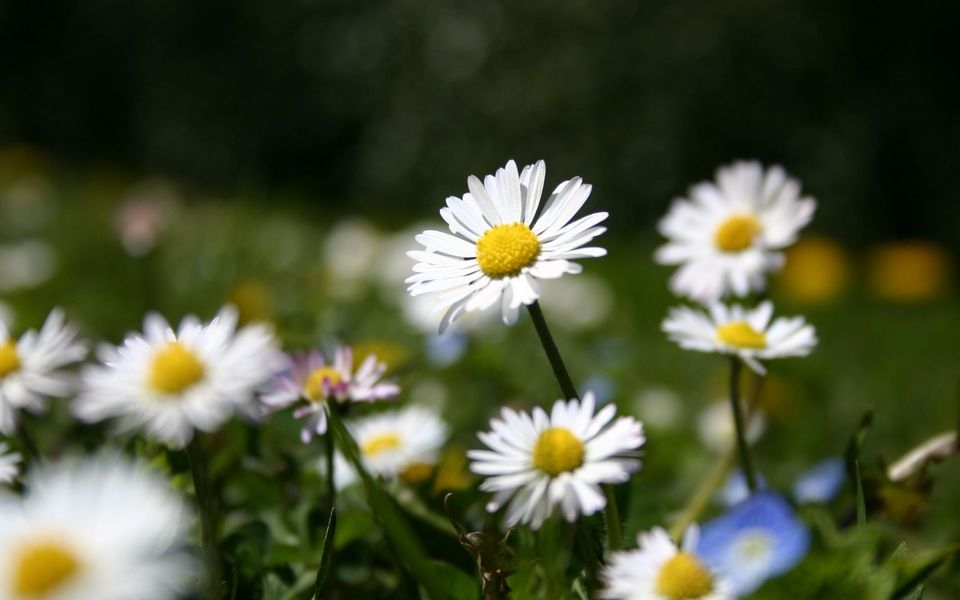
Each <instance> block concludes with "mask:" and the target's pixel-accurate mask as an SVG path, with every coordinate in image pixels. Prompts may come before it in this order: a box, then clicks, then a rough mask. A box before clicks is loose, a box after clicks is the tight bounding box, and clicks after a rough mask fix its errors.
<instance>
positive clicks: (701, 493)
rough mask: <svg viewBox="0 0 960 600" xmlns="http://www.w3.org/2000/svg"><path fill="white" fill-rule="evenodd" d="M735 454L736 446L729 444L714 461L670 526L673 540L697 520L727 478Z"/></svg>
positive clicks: (677, 539)
mask: <svg viewBox="0 0 960 600" xmlns="http://www.w3.org/2000/svg"><path fill="white" fill-rule="evenodd" d="M736 455H737V452H736V446H733V445H731V446H730V447H729V448H728V449H727V450H725V451H724V452H723V454H721V455H720V457H719V458H718V459H717V462H715V463H714V465H713V469H711V470H710V473H709V474H708V475H707V477H706V478H705V479H704V480H703V482H702V483H701V484H700V487H698V488H697V490H696V491H695V492H694V493H693V495H692V496H691V497H690V500H689V501H688V502H687V505H686V506H685V507H684V509H683V512H682V513H680V516H679V517H678V518H677V520H676V521H674V523H673V525H672V526H671V527H670V537H671V538H673V540H674V541H677V542H679V541H680V538H682V537H683V532H684V531H686V530H687V527H688V526H689V525H690V524H691V523H693V522H694V521H696V520H697V517H699V516H700V513H702V512H703V509H704V508H706V507H707V504H709V503H710V498H712V497H713V494H714V492H716V490H717V488H719V487H720V486H721V485H722V484H723V482H724V480H725V479H726V478H727V474H729V473H730V468H731V467H732V466H733V461H734V457H736Z"/></svg>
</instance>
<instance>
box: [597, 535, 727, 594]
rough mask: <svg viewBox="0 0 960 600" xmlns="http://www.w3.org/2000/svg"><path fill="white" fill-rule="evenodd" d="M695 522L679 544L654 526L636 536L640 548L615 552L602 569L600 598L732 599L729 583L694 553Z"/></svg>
mask: <svg viewBox="0 0 960 600" xmlns="http://www.w3.org/2000/svg"><path fill="white" fill-rule="evenodd" d="M697 539H698V529H697V527H696V525H694V526H691V527H690V528H689V529H687V533H686V535H684V538H683V546H682V547H681V548H677V546H676V544H674V543H673V540H671V539H670V537H669V536H668V535H667V532H666V531H664V530H663V529H661V528H659V527H655V528H653V529H652V530H650V531H649V532H648V533H641V534H640V535H639V536H638V537H637V546H638V547H637V549H636V550H631V551H628V552H615V553H614V554H613V555H612V556H611V557H610V562H609V564H608V565H607V567H606V568H605V569H604V570H603V579H604V582H605V585H604V589H603V590H602V591H601V592H600V597H601V598H611V599H616V600H732V599H733V598H735V596H734V595H733V593H732V592H731V590H730V584H729V583H728V582H727V580H726V579H725V578H723V577H722V576H720V575H719V574H718V573H717V572H716V571H714V570H713V569H711V568H710V567H709V566H708V565H707V564H705V563H704V562H703V560H702V559H701V558H700V557H698V556H697V555H696V553H695V551H696V546H697Z"/></svg>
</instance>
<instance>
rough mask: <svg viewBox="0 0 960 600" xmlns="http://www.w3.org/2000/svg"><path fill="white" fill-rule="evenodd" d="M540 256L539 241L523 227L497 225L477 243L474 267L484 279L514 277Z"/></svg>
mask: <svg viewBox="0 0 960 600" xmlns="http://www.w3.org/2000/svg"><path fill="white" fill-rule="evenodd" d="M539 255H540V240H539V239H537V235H536V234H535V233H533V231H531V230H530V228H529V227H527V226H526V225H524V224H523V223H510V224H509V225H497V226H496V227H492V228H491V229H489V230H487V232H486V233H484V234H483V237H481V238H480V239H479V240H478V241H477V263H478V264H479V265H480V270H482V271H483V272H484V273H485V274H486V275H487V276H488V277H492V278H494V279H498V278H501V277H510V276H512V275H517V274H519V273H520V271H521V270H522V269H523V268H524V267H529V266H530V265H532V264H533V263H534V262H535V261H536V260H537V256H539Z"/></svg>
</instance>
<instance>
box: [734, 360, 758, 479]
mask: <svg viewBox="0 0 960 600" xmlns="http://www.w3.org/2000/svg"><path fill="white" fill-rule="evenodd" d="M741 366H742V363H741V362H740V359H739V358H738V357H736V356H734V357H733V358H731V359H730V406H731V409H732V411H733V424H734V428H735V429H736V433H737V451H738V452H739V453H740V467H741V468H742V469H743V475H744V477H745V478H746V480H747V488H749V490H750V493H753V492H755V491H757V476H756V474H755V473H754V471H753V462H752V461H751V459H750V448H749V446H748V445H747V437H746V425H745V424H744V418H743V406H741V404H740V370H741Z"/></svg>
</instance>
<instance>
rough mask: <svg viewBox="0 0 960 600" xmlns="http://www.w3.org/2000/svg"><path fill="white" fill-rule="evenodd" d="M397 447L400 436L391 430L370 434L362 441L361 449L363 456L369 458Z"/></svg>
mask: <svg viewBox="0 0 960 600" xmlns="http://www.w3.org/2000/svg"><path fill="white" fill-rule="evenodd" d="M399 447H400V436H399V435H397V434H396V433H393V432H387V433H381V434H379V435H374V436H371V437H370V439H368V440H366V441H365V442H364V443H363V447H362V448H361V451H362V452H363V455H364V456H365V457H367V458H371V457H374V456H376V455H378V454H381V453H383V452H388V451H390V450H396V449H397V448H399Z"/></svg>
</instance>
